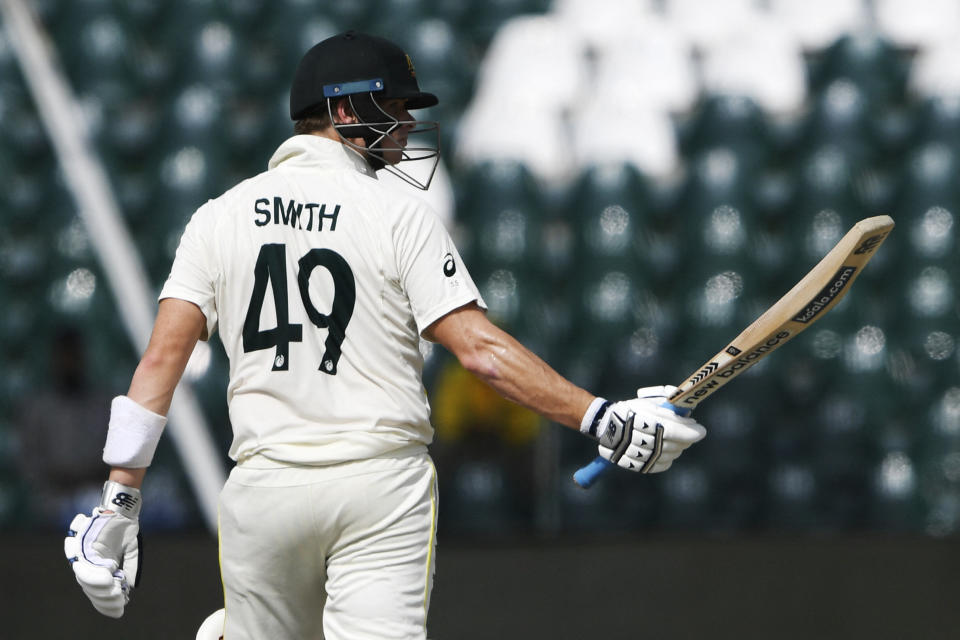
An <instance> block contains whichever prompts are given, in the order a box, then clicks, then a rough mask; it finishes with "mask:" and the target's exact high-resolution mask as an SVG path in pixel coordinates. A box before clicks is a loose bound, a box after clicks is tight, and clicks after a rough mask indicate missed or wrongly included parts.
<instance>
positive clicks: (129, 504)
mask: <svg viewBox="0 0 960 640" xmlns="http://www.w3.org/2000/svg"><path fill="white" fill-rule="evenodd" d="M137 500H138V498H137V497H136V496H134V495H131V494H129V493H123V492H121V493H118V494H117V495H115V496H114V497H113V500H111V501H110V502H112V503H113V504H115V505H117V506H118V507H120V508H121V509H133V508H134V507H135V506H137Z"/></svg>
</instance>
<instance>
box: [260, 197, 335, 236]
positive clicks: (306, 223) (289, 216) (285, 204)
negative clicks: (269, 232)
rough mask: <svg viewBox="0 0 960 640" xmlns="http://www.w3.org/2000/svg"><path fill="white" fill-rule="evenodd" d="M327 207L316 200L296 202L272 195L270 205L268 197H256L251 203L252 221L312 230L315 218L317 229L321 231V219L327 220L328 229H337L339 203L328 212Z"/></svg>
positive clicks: (263, 225) (261, 224)
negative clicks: (271, 205)
mask: <svg viewBox="0 0 960 640" xmlns="http://www.w3.org/2000/svg"><path fill="white" fill-rule="evenodd" d="M328 209H329V207H328V206H327V205H326V204H320V203H318V202H306V203H304V202H297V201H296V200H293V199H289V200H285V199H284V198H281V197H280V196H274V197H273V207H272V209H271V207H270V198H257V201H256V202H255V203H254V204H253V212H254V216H255V217H254V220H253V223H254V224H255V225H257V226H258V227H265V226H267V225H268V224H270V223H271V222H272V223H273V224H281V225H284V226H288V225H289V226H290V227H292V228H294V229H301V230H304V231H313V226H314V220H316V226H317V231H323V221H324V220H327V221H328V222H329V223H330V225H329V227H328V229H329V230H330V231H336V230H337V216H339V215H340V205H339V204H336V205H333V207H332V209H333V210H332V211H330V212H329V213H328Z"/></svg>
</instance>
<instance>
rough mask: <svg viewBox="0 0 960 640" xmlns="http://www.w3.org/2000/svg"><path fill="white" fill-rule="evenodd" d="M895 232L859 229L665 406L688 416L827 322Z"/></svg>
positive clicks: (588, 477)
mask: <svg viewBox="0 0 960 640" xmlns="http://www.w3.org/2000/svg"><path fill="white" fill-rule="evenodd" d="M893 226H894V222H893V219H892V218H891V217H890V216H876V217H873V218H866V219H864V220H861V221H860V222H858V223H857V224H855V225H854V226H853V228H851V229H850V231H848V232H847V233H846V235H844V236H843V238H841V240H840V242H838V243H837V244H836V246H834V247H833V249H831V250H830V252H829V253H828V254H827V255H826V256H824V257H823V259H822V260H820V262H819V263H817V265H816V266H815V267H814V268H813V269H811V270H810V272H809V273H807V275H806V276H804V277H803V279H801V280H800V282H798V283H797V284H796V285H794V287H793V288H792V289H790V291H788V292H787V294H786V295H784V296H783V297H782V298H780V299H779V300H778V301H777V302H776V303H775V304H774V305H773V306H772V307H770V308H769V309H767V310H766V311H765V312H764V313H763V314H762V315H761V316H760V317H759V318H757V319H756V320H754V321H753V323H752V324H750V326H748V327H747V328H746V329H744V330H743V332H742V333H740V335H738V336H737V337H736V338H734V339H733V341H732V342H731V343H730V344H728V345H727V346H726V347H724V348H723V349H722V350H721V351H720V353H718V354H717V355H715V356H713V357H712V358H711V359H710V360H708V361H707V362H706V363H705V364H704V365H703V366H702V367H700V368H699V369H697V370H696V371H694V372H693V373H691V374H690V375H689V376H688V377H687V379H686V380H684V382H683V383H682V384H681V385H680V386H679V388H678V389H677V391H676V393H674V394H673V395H672V396H670V397H669V398H668V399H667V402H665V403H664V406H667V407H669V408H670V409H673V410H674V411H675V412H676V413H677V414H678V415H683V416H685V415H688V414H689V413H690V412H691V411H693V409H694V408H696V406H697V405H699V404H700V403H701V402H703V401H704V400H706V399H707V398H709V397H710V396H711V395H713V394H714V393H715V392H716V391H717V390H719V389H720V388H721V387H723V386H724V385H725V384H727V383H728V382H730V381H731V380H733V379H734V378H736V377H737V376H739V375H740V374H741V373H743V372H744V371H746V370H747V369H749V368H750V367H752V366H753V365H755V364H756V363H757V362H759V361H760V360H762V359H763V358H765V357H767V356H768V355H770V354H771V353H773V352H774V351H776V350H777V349H779V348H780V347H782V346H783V345H784V344H786V343H787V341H789V340H790V339H791V338H793V337H794V336H795V335H797V334H798V333H800V332H801V331H803V330H804V329H806V328H807V327H809V326H810V325H811V324H813V323H814V322H816V321H817V320H819V319H820V318H822V317H823V315H824V314H825V313H826V312H827V311H829V310H830V309H832V308H833V306H834V305H836V304H837V303H838V302H840V300H841V299H842V298H843V296H845V295H846V294H847V292H848V291H849V290H850V285H851V284H853V281H854V280H856V279H857V276H859V275H860V273H861V272H862V271H863V267H864V266H865V265H866V264H867V262H869V261H870V258H872V257H873V256H874V255H875V254H876V252H877V249H878V248H879V247H880V245H881V244H883V241H884V240H886V238H887V235H889V233H890V231H891V229H893ZM612 466H614V465H613V464H612V463H610V462H609V461H608V460H606V459H605V458H603V457H601V456H597V458H596V459H595V460H594V461H593V462H591V463H590V464H588V465H586V466H584V467H582V468H580V469H579V470H578V471H577V472H576V473H575V474H574V475H573V479H574V482H576V483H577V484H578V485H579V486H581V487H583V488H584V489H587V488H589V487H590V485H592V484H593V483H594V482H596V481H597V479H598V478H599V477H600V476H601V474H603V473H604V472H605V471H606V470H607V469H609V468H610V467H612Z"/></svg>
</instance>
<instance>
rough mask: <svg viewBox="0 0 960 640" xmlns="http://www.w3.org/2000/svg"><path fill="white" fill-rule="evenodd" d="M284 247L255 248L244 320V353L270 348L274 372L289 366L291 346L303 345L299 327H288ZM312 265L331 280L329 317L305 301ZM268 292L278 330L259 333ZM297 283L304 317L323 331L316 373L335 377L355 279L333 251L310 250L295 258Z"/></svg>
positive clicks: (264, 246) (339, 256) (353, 292)
mask: <svg viewBox="0 0 960 640" xmlns="http://www.w3.org/2000/svg"><path fill="white" fill-rule="evenodd" d="M286 252H287V246H286V245H285V244H265V245H263V246H261V247H260V255H258V256H257V264H256V266H255V267H254V269H253V275H254V281H253V295H252V296H251V297H250V304H249V306H248V307H247V315H246V318H245V319H244V322H243V351H244V353H250V352H251V351H259V350H261V349H269V348H270V347H274V348H275V349H276V351H275V352H274V358H273V371H287V370H288V369H289V366H290V343H291V342H302V341H303V325H300V324H292V323H291V322H290V313H289V308H288V306H287V304H288V302H287V259H286ZM316 267H323V268H324V269H326V270H327V271H329V272H330V275H331V276H332V277H333V285H334V287H333V305H332V306H331V308H330V313H329V314H325V313H320V311H318V310H317V307H316V306H315V305H314V304H313V301H312V300H311V299H310V274H311V273H313V270H314V269H315V268H316ZM268 282H269V283H270V289H271V291H272V292H273V302H274V306H275V308H276V317H277V326H276V327H274V328H273V329H264V330H261V329H260V311H261V309H262V308H263V301H264V299H265V297H266V293H267V283H268ZM297 284H298V285H299V289H300V301H301V302H302V303H303V308H304V310H305V311H306V312H307V317H308V318H309V319H310V322H312V323H313V324H314V325H315V326H316V327H317V328H318V329H327V339H326V341H325V342H324V352H323V356H321V358H320V365H319V367H318V368H319V370H320V371H322V372H324V373H327V374H330V375H336V373H337V363H338V362H339V361H340V354H341V351H340V347H341V345H342V344H343V339H344V336H345V335H346V331H347V324H348V323H349V322H350V318H351V316H352V315H353V307H354V304H355V303H356V300H357V288H356V281H355V280H354V277H353V271H352V270H351V269H350V265H348V264H347V261H346V260H344V259H343V256H341V255H340V254H339V253H337V252H336V251H333V250H331V249H311V250H310V251H308V252H307V253H305V254H304V255H303V257H301V258H300V261H299V263H298V268H297Z"/></svg>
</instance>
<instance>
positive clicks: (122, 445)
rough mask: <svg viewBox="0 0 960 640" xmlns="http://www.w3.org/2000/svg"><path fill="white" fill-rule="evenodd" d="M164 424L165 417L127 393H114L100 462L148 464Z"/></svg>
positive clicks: (140, 466)
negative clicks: (134, 399)
mask: <svg viewBox="0 0 960 640" xmlns="http://www.w3.org/2000/svg"><path fill="white" fill-rule="evenodd" d="M166 424H167V419H166V418H165V417H164V416H161V415H160V414H157V413H154V412H153V411H150V410H149V409H145V408H143V407H142V406H140V405H139V404H137V403H136V402H134V401H133V400H131V399H130V398H128V397H127V396H117V397H116V398H114V399H113V403H112V404H111V405H110V428H109V429H108V430H107V443H106V444H105V445H104V447H103V461H104V462H106V463H107V464H108V465H110V466H111V467H127V468H130V469H141V468H144V467H149V466H150V463H151V462H153V454H154V452H155V451H156V450H157V443H158V442H159V441H160V434H161V433H163V427H164V426H165V425H166Z"/></svg>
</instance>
